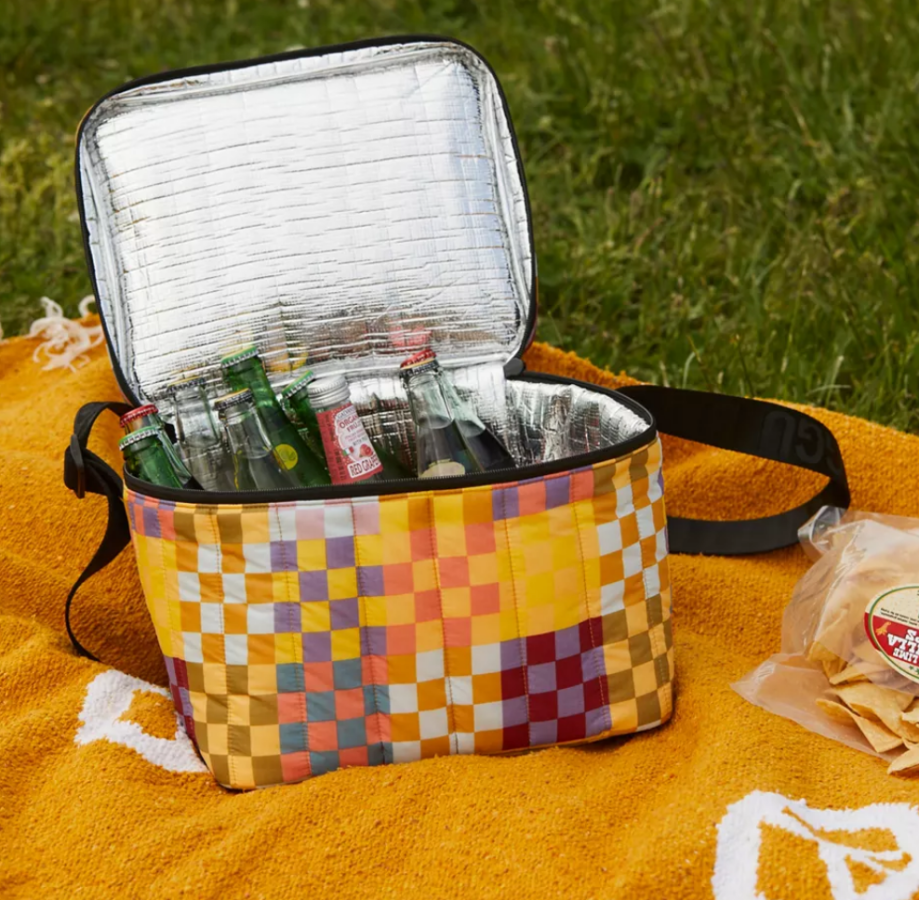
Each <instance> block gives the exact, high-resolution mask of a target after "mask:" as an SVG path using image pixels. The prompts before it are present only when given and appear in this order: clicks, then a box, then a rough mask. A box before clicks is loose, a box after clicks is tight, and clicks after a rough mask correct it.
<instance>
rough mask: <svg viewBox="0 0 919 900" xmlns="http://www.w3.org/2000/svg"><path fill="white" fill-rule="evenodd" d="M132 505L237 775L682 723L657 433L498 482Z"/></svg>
mask: <svg viewBox="0 0 919 900" xmlns="http://www.w3.org/2000/svg"><path fill="white" fill-rule="evenodd" d="M126 503H127V508H128V514H129V519H130V522H131V528H132V532H133V541H134V547H135V550H136V553H137V561H138V567H139V570H140V574H141V579H142V583H143V587H144V592H145V594H146V598H147V604H148V607H149V609H150V613H151V615H152V617H153V621H154V624H155V627H156V633H157V637H158V639H159V642H160V646H161V648H162V651H163V654H164V656H165V659H166V668H167V670H168V673H169V680H170V683H171V687H172V696H173V699H174V701H175V705H176V709H177V710H178V712H179V714H180V716H181V717H182V719H183V721H184V723H185V727H186V729H187V731H188V734H189V735H190V736H191V737H192V739H193V740H194V741H195V743H196V744H197V746H198V748H199V750H200V752H201V755H202V757H203V758H204V760H205V762H206V763H207V765H208V766H209V767H210V769H211V771H212V772H213V774H214V776H215V777H216V779H217V780H218V781H219V782H220V783H221V784H223V785H225V786H227V787H233V788H253V787H262V786H267V785H272V784H278V783H282V782H292V781H299V780H302V779H304V778H308V777H310V776H312V775H318V774H320V773H323V772H328V771H331V770H333V769H337V768H339V767H342V766H355V765H376V764H379V763H398V762H407V761H409V760H417V759H423V758H425V757H430V756H436V755H441V754H449V753H501V752H506V751H517V750H522V749H525V748H530V747H541V746H547V745H552V744H566V743H576V742H583V741H589V740H595V739H598V738H603V737H607V736H609V735H617V734H626V733H630V732H635V731H641V730H643V729H647V728H652V727H654V726H655V725H659V724H661V723H662V722H664V721H665V720H666V719H668V718H669V716H670V713H671V708H672V693H671V683H672V678H673V651H672V649H671V645H672V642H671V633H670V589H669V578H668V572H667V540H666V530H665V516H664V501H663V484H662V480H661V450H660V444H659V442H658V441H657V440H655V441H654V442H653V443H651V444H649V445H648V446H647V447H645V448H644V449H642V450H640V451H638V452H637V453H634V454H632V455H630V456H628V457H625V458H622V459H618V460H610V461H608V462H603V463H598V464H596V465H594V466H592V467H585V468H581V469H576V470H572V471H569V472H566V473H563V474H558V475H550V476H547V477H543V478H538V479H533V480H528V481H520V482H517V483H510V484H502V485H498V486H486V487H474V488H465V489H458V490H434V491H419V492H415V493H410V494H390V495H384V496H379V497H362V498H355V499H348V500H321V501H308V502H305V501H297V502H290V503H274V504H262V505H219V506H214V505H204V504H201V505H194V504H187V503H171V502H167V501H162V500H155V499H152V498H149V497H144V496H142V495H140V494H136V493H133V492H131V491H128V492H127V494H126Z"/></svg>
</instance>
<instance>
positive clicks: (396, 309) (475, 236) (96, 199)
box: [77, 38, 535, 402]
mask: <svg viewBox="0 0 919 900" xmlns="http://www.w3.org/2000/svg"><path fill="white" fill-rule="evenodd" d="M77 143H78V146H77V193H78V197H79V201H80V210H81V218H82V223H83V232H84V239H85V244H86V253H87V259H88V263H89V268H90V275H91V278H92V281H93V285H94V289H95V293H96V297H97V299H98V303H99V309H100V313H101V316H102V320H103V323H104V326H105V329H106V334H107V336H108V343H109V348H110V353H111V355H112V361H113V364H114V367H115V371H116V374H117V376H118V378H119V382H120V384H121V387H122V389H123V390H124V391H125V393H126V394H127V395H128V397H129V398H130V399H131V400H133V401H135V402H142V401H146V400H149V399H153V398H156V397H157V396H158V395H160V394H161V393H162V391H163V389H164V388H165V387H166V385H167V384H169V383H170V382H171V381H173V380H175V379H176V378H178V377H180V376H190V375H203V376H205V377H207V379H208V381H209V382H210V383H211V384H212V385H214V386H216V385H217V384H218V383H219V381H220V376H219V369H218V364H219V360H220V358H221V356H223V355H225V354H226V353H227V352H231V351H232V350H234V349H236V348H238V347H240V346H243V345H246V344H252V343H255V344H257V345H258V347H259V349H260V350H261V352H262V354H263V357H264V359H265V362H266V366H267V368H268V370H269V374H270V376H271V377H272V380H273V381H274V382H275V384H276V385H278V386H280V385H283V384H285V383H286V382H287V381H290V380H291V379H292V377H293V372H294V371H295V370H296V368H297V367H299V366H300V365H302V364H303V362H304V361H305V360H306V359H308V360H309V364H310V365H316V364H319V365H320V368H321V369H323V371H329V372H332V371H337V372H343V373H345V374H347V375H348V377H349V378H360V377H367V376H368V375H370V374H371V373H373V374H390V373H396V371H397V370H398V366H399V363H400V362H401V361H402V359H404V358H405V356H407V355H408V354H409V353H410V352H411V351H412V350H413V349H415V348H417V346H418V344H419V343H421V342H425V341H427V342H429V343H430V344H431V346H433V347H434V349H435V350H436V351H437V353H438V355H439V356H440V358H441V360H442V361H443V362H444V363H445V364H446V365H447V366H470V365H477V364H479V363H488V362H491V363H503V362H506V361H507V360H508V359H510V358H512V357H514V356H515V355H517V354H519V353H520V352H522V350H523V348H524V347H525V345H526V343H527V341H528V339H529V338H530V337H531V336H532V331H533V327H534V325H535V300H534V294H535V258H534V253H533V246H532V225H531V219H530V210H529V203H528V200H527V194H526V187H525V183H524V174H523V168H522V165H521V161H520V156H519V153H518V148H517V144H516V140H515V137H514V132H513V128H512V126H511V122H510V117H509V115H508V111H507V105H506V102H505V99H504V95H503V93H502V91H501V88H500V86H499V84H498V82H497V80H496V78H495V76H494V73H493V72H492V70H491V69H490V68H489V66H488V64H487V63H485V61H484V60H483V59H482V58H481V57H480V56H478V54H476V53H475V52H474V51H473V50H472V49H470V48H469V47H467V46H465V45H464V44H461V43H458V42H456V41H452V40H446V39H442V38H390V39H385V40H380V41H374V42H364V43H360V44H350V45H346V46H341V47H336V48H321V49H319V50H314V51H297V52H294V53H286V54H282V55H279V56H275V57H266V58H262V59H256V60H248V61H242V62H235V63H228V64H220V65H214V66H208V67H202V68H196V69H187V70H184V71H174V72H167V73H164V74H160V75H155V76H151V77H148V78H143V79H140V80H138V81H135V82H132V83H131V84H128V85H126V86H124V87H121V88H118V89H117V90H115V91H113V92H112V93H110V94H109V95H107V96H106V97H104V98H103V99H102V100H100V101H99V102H98V103H97V104H96V105H95V106H94V107H93V109H92V110H91V111H90V112H89V113H88V115H87V116H86V118H85V120H84V121H83V124H82V126H81V128H80V132H79V135H78V142H77Z"/></svg>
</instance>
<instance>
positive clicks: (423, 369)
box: [401, 353, 482, 478]
mask: <svg viewBox="0 0 919 900" xmlns="http://www.w3.org/2000/svg"><path fill="white" fill-rule="evenodd" d="M432 357H433V354H431V355H430V356H425V355H423V354H419V353H416V354H414V355H413V356H410V357H409V358H408V359H407V360H405V362H403V363H402V366H401V374H402V382H403V384H404V385H405V390H406V392H407V393H408V400H409V404H410V406H411V410H412V419H413V420H414V422H415V457H416V460H417V472H418V477H419V478H435V477H442V476H448V475H469V474H472V473H474V472H481V471H482V467H481V466H480V465H479V464H478V462H477V461H476V459H475V457H474V456H473V455H472V453H471V452H470V450H469V447H468V446H467V445H466V442H465V440H464V439H463V434H462V432H461V431H460V429H459V425H458V424H457V423H456V420H455V419H454V417H453V412H452V410H451V409H450V405H449V403H447V400H446V398H445V397H444V394H443V390H442V389H441V384H440V379H439V378H438V377H437V369H438V366H437V360H436V358H432Z"/></svg>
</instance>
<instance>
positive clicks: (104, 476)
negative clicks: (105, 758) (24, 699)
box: [64, 402, 132, 662]
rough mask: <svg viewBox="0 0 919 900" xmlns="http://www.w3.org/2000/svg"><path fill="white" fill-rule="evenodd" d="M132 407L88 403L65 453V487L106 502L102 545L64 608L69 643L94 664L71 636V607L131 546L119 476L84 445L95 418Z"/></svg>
mask: <svg viewBox="0 0 919 900" xmlns="http://www.w3.org/2000/svg"><path fill="white" fill-rule="evenodd" d="M131 408H132V407H131V406H130V405H128V404H127V403H116V402H103V403H87V404H86V405H85V406H83V407H81V409H80V410H79V412H78V413H77V415H76V418H75V419H74V422H73V436H72V437H71V438H70V446H69V447H68V448H67V449H66V450H65V451H64V484H66V485H67V487H69V488H70V489H71V490H72V491H73V492H74V493H75V494H76V495H77V496H78V497H80V498H82V497H83V496H84V495H85V494H86V493H87V492H88V493H90V494H102V495H103V496H104V497H105V498H106V499H107V500H108V521H107V523H106V526H105V534H104V535H103V537H102V543H100V544H99V548H98V549H97V550H96V553H95V555H94V556H93V558H92V559H91V560H90V562H89V565H87V566H86V568H85V569H84V570H83V572H82V574H81V575H80V577H79V578H78V579H77V580H76V582H74V585H73V587H72V588H71V589H70V593H69V594H68V595H67V603H66V604H65V606H64V625H65V626H66V628H67V634H68V636H69V637H70V643H72V644H73V646H74V649H75V650H76V651H77V653H79V654H80V655H81V656H86V657H88V658H89V659H93V660H96V661H97V662H98V657H96V656H94V655H93V654H92V653H90V652H89V650H87V649H86V648H85V647H84V646H83V645H82V644H81V643H80V642H79V641H78V640H77V637H76V635H75V634H74V633H73V628H72V627H71V624H70V608H71V606H72V604H73V598H74V595H75V594H76V592H77V591H78V590H79V588H80V585H82V584H83V582H85V581H86V580H87V579H88V578H90V577H91V576H93V575H95V574H96V572H98V571H99V570H100V569H103V568H105V567H106V566H107V565H108V564H109V563H110V562H111V561H112V560H113V559H115V557H116V556H118V554H119V553H121V551H122V550H123V549H124V548H125V547H126V546H127V545H128V544H129V543H130V541H131V531H130V529H129V528H128V517H127V514H126V513H125V511H124V505H123V503H122V499H121V497H122V491H123V485H122V482H121V476H120V475H118V473H117V472H116V471H115V470H114V469H113V468H112V467H111V466H110V465H109V464H108V463H107V462H105V460H103V459H102V458H101V457H99V456H97V455H96V454H95V453H93V452H92V451H91V450H87V449H86V442H87V440H88V439H89V434H90V432H91V431H92V428H93V425H94V424H95V422H96V419H98V418H99V416H100V415H101V414H102V413H103V412H105V411H106V410H110V411H111V412H113V413H115V415H117V416H123V415H124V414H125V413H126V412H128V411H129V410H130V409H131Z"/></svg>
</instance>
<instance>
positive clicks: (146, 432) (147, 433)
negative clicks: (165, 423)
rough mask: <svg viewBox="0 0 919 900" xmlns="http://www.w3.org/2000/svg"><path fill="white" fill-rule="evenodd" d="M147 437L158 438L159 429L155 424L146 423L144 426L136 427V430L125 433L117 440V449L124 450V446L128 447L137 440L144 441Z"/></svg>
mask: <svg viewBox="0 0 919 900" xmlns="http://www.w3.org/2000/svg"><path fill="white" fill-rule="evenodd" d="M147 438H156V439H157V440H159V438H160V430H159V428H157V427H156V426H155V425H148V426H147V427H146V428H138V429H137V431H132V432H131V433H130V434H126V435H125V436H124V437H123V438H122V439H121V440H120V441H119V442H118V449H119V450H121V451H122V452H124V448H125V447H130V446H131V444H136V443H138V441H145V440H146V439H147Z"/></svg>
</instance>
